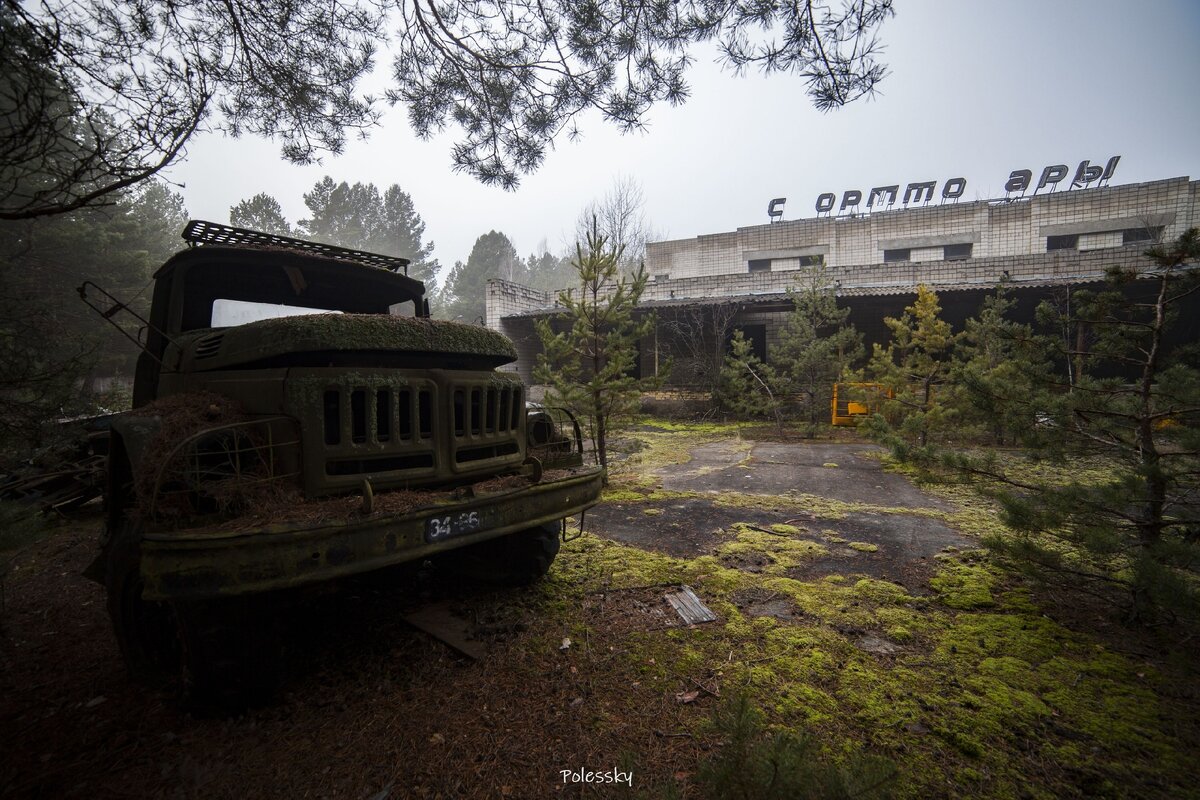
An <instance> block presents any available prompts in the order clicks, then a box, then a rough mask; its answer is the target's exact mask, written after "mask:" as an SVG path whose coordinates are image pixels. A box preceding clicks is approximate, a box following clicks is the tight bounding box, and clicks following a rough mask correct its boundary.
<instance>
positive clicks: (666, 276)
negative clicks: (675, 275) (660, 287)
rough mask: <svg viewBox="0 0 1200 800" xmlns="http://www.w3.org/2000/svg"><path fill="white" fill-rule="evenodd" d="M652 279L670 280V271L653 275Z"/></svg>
mask: <svg viewBox="0 0 1200 800" xmlns="http://www.w3.org/2000/svg"><path fill="white" fill-rule="evenodd" d="M654 280H655V281H669V280H671V273H669V272H664V273H662V274H660V275H655V276H654Z"/></svg>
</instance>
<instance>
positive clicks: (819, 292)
mask: <svg viewBox="0 0 1200 800" xmlns="http://www.w3.org/2000/svg"><path fill="white" fill-rule="evenodd" d="M801 281H802V283H801V286H800V288H799V289H797V290H793V291H790V292H789V295H790V296H791V299H792V304H793V308H792V313H790V314H788V316H787V319H786V320H785V321H784V324H783V328H782V330H781V331H780V337H779V338H780V341H779V346H778V349H777V351H775V352H773V353H772V355H773V356H774V357H775V361H776V363H777V364H778V367H779V371H780V377H781V378H782V384H783V386H784V387H785V388H786V390H787V391H788V392H791V393H796V394H799V395H801V397H802V399H803V403H804V407H805V416H806V417H807V418H808V434H809V436H812V435H815V434H816V431H817V427H818V425H819V424H820V421H821V420H825V421H826V422H828V421H829V409H830V402H831V398H832V393H833V384H834V383H835V382H836V381H838V380H839V379H840V378H841V377H842V373H843V372H844V371H845V370H846V369H847V367H849V366H850V364H852V363H853V362H854V361H856V360H858V358H859V357H860V356H861V355H862V351H863V346H862V335H861V334H859V333H858V331H856V330H855V329H854V326H853V325H852V324H850V322H849V316H850V309H849V308H838V305H837V297H836V296H835V295H834V293H833V285H832V282H831V281H830V280H829V279H828V277H827V276H826V275H825V272H824V270H823V269H821V268H817V269H813V270H810V271H808V272H807V273H805V274H803V275H802V276H801Z"/></svg>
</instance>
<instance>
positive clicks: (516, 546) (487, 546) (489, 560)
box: [449, 522, 559, 586]
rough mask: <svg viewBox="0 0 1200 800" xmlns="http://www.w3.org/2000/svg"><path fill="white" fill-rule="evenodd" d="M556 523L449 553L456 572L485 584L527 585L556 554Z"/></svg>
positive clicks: (545, 569) (545, 570)
mask: <svg viewBox="0 0 1200 800" xmlns="http://www.w3.org/2000/svg"><path fill="white" fill-rule="evenodd" d="M558 531H559V524H558V523H557V522H551V523H548V524H546V525H539V526H538V527H536V528H529V529H527V530H523V531H519V532H517V533H510V534H508V535H507V536H501V537H499V538H496V539H490V540H488V541H486V542H480V543H479V544H476V545H472V546H470V547H465V548H463V549H461V550H456V551H454V552H453V553H450V554H449V562H450V568H451V569H452V570H454V571H455V572H457V573H459V574H461V575H466V576H467V577H469V578H474V579H476V580H479V581H484V582H486V583H495V584H500V585H502V586H526V585H528V584H531V583H533V582H534V581H536V580H538V579H539V578H541V577H542V576H543V575H545V574H546V572H547V571H549V569H550V565H551V564H552V563H554V557H555V556H557V555H558V546H559V542H558Z"/></svg>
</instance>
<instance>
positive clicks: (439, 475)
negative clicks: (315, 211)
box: [80, 221, 602, 703]
mask: <svg viewBox="0 0 1200 800" xmlns="http://www.w3.org/2000/svg"><path fill="white" fill-rule="evenodd" d="M183 237H184V239H185V240H186V241H187V242H188V244H189V247H188V249H186V250H184V251H182V252H180V253H178V254H176V255H175V256H173V257H172V258H171V259H170V260H168V261H167V262H166V264H164V265H163V266H162V267H161V268H160V269H159V270H158V272H157V273H156V274H155V276H154V277H155V282H154V294H153V299H152V303H151V310H150V314H149V319H143V320H142V322H143V323H144V324H143V328H142V335H141V336H140V337H139V344H140V345H141V347H142V354H141V356H140V357H139V360H138V364H137V373H136V377H135V382H134V399H133V410H132V411H131V412H129V413H127V414H125V415H123V416H121V417H120V418H118V419H116V420H115V421H114V422H113V423H112V438H111V442H110V447H109V465H108V470H107V473H108V477H107V480H108V484H107V491H106V494H105V500H106V515H107V525H106V532H105V535H104V537H103V540H102V543H101V544H102V547H101V553H100V555H99V557H98V558H97V559H96V562H95V563H94V564H93V565H92V568H90V569H89V571H88V574H89V575H90V576H91V577H93V578H95V579H97V580H99V581H101V582H102V583H103V584H104V586H105V588H106V591H107V597H108V610H109V613H110V616H111V618H112V623H113V627H114V630H115V632H116V636H117V640H118V642H119V644H120V649H121V653H122V655H123V656H124V659H125V661H126V663H127V665H128V666H129V668H130V671H131V672H132V673H133V674H134V676H135V677H138V678H140V679H144V680H147V681H171V682H173V683H178V684H179V685H181V686H182V687H183V690H184V694H185V697H186V699H188V700H189V701H197V702H200V703H209V702H217V703H226V702H230V703H238V702H241V701H242V699H243V698H245V696H246V694H247V693H254V692H258V691H261V690H262V689H263V688H264V687H265V686H266V684H268V683H269V682H270V680H271V675H270V672H271V671H270V669H269V668H268V669H264V668H263V665H264V663H269V662H270V658H269V657H267V656H269V655H270V654H269V653H266V652H265V649H266V648H265V644H264V642H266V641H268V638H269V637H267V636H266V635H265V634H264V628H265V627H269V624H270V621H271V618H272V616H273V615H272V614H271V612H270V611H269V608H270V607H271V605H272V603H274V602H275V601H276V599H277V598H280V597H290V596H293V595H294V594H296V591H295V590H302V589H303V588H304V587H313V586H319V585H329V584H330V583H331V582H334V581H336V580H337V579H340V578H344V577H346V576H352V575H356V574H360V573H365V572H368V571H373V570H378V569H381V568H384V567H390V566H393V565H398V564H403V563H406V562H419V563H423V562H425V561H426V560H435V561H436V560H437V559H442V560H445V561H450V562H452V565H457V566H458V567H459V568H462V569H465V570H468V571H470V570H473V571H474V572H475V573H476V574H478V573H483V574H484V575H486V576H488V577H491V578H494V579H497V580H500V581H503V582H506V583H512V584H519V583H524V582H529V581H532V580H535V579H537V578H539V577H541V576H542V575H543V574H544V573H545V572H546V570H547V569H548V568H549V566H550V562H551V561H552V560H553V559H554V557H555V555H556V554H557V552H558V548H559V540H560V537H566V536H567V518H569V517H576V518H577V520H578V521H577V523H576V525H573V526H572V531H576V530H581V527H582V514H583V511H584V510H585V509H586V508H588V507H589V506H591V505H592V504H594V503H595V502H596V501H597V498H598V496H599V493H600V489H601V481H602V475H601V472H600V470H599V468H597V467H593V466H585V465H584V464H583V459H582V439H581V437H580V432H579V427H578V425H577V424H576V423H575V421H574V420H573V419H572V418H571V417H570V415H568V414H566V413H565V412H555V411H552V410H549V409H543V408H540V407H537V406H532V405H530V404H528V403H527V398H526V394H525V389H524V387H523V385H522V383H521V381H520V380H519V378H518V377H517V376H516V374H515V373H511V372H502V371H498V370H497V368H498V367H500V366H503V365H504V364H508V363H511V362H513V361H515V360H516V352H515V350H514V348H513V345H512V343H511V342H510V341H509V340H508V339H506V338H505V337H504V336H502V335H500V334H498V333H496V332H494V331H491V330H488V329H486V328H482V327H479V326H473V325H463V324H459V323H454V322H446V321H441V320H434V319H431V318H430V316H429V304H428V301H427V300H426V299H425V296H424V285H423V284H422V283H421V282H420V281H417V280H414V279H412V278H409V277H408V276H407V274H406V272H405V270H406V267H407V263H408V262H407V261H405V260H404V259H399V258H392V257H387V256H381V255H378V254H374V253H366V252H361V251H353V250H346V249H342V248H335V247H331V246H327V245H323V244H319V243H316V242H308V241H303V240H299V239H291V238H287V237H280V236H272V235H268V234H263V233H259V232H256V231H248V230H243V229H239V228H231V227H228V226H224V225H218V224H214V223H209V222H202V221H192V222H190V223H188V225H187V227H186V228H185V230H184V234H183ZM80 293H81V295H83V296H84V297H85V300H93V299H94V298H96V297H107V295H106V294H105V293H104V292H103V291H102V290H100V289H99V287H95V286H94V285H91V284H85V285H84V286H83V287H80ZM91 304H92V305H93V307H97V308H98V310H100V311H101V312H102V313H103V314H104V315H105V316H106V317H108V318H110V319H111V318H112V317H114V316H115V315H116V314H117V313H119V312H125V311H128V308H127V307H126V306H124V305H123V304H120V303H116V302H115V301H114V302H113V304H112V305H111V306H107V307H98V306H97V305H96V304H95V303H94V302H93V303H91ZM179 679H182V680H179Z"/></svg>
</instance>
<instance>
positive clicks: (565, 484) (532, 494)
mask: <svg viewBox="0 0 1200 800" xmlns="http://www.w3.org/2000/svg"><path fill="white" fill-rule="evenodd" d="M602 475H603V473H602V472H601V471H600V469H598V468H595V467H588V468H582V469H580V470H577V473H576V474H575V475H574V476H573V477H568V478H565V479H562V480H558V481H554V482H552V483H540V484H536V485H533V486H530V487H528V488H526V489H522V490H518V491H511V492H505V493H502V494H498V495H486V496H482V497H475V498H473V499H471V500H467V501H454V500H453V499H452V497H451V493H450V492H446V493H445V495H444V496H443V499H442V500H440V501H435V502H431V503H430V504H429V505H426V506H424V507H422V508H419V509H414V510H412V511H409V512H406V513H403V514H389V515H383V516H380V517H377V518H373V519H363V518H353V517H350V518H341V519H335V520H329V521H319V522H300V523H289V524H282V525H272V526H266V527H262V528H254V529H245V528H243V529H238V530H232V531H231V530H222V529H217V528H187V529H182V530H178V531H157V532H147V533H146V534H145V536H144V538H143V540H142V550H141V558H142V561H141V571H142V576H143V577H144V579H145V582H146V588H145V595H144V596H145V598H146V599H147V600H199V599H205V598H215V597H223V596H232V595H239V594H249V593H254V592H265V591H271V590H275V589H286V588H292V587H299V586H305V585H310V584H315V583H321V582H324V581H329V580H334V579H336V578H342V577H346V576H349V575H354V574H358V573H362V572H367V571H370V570H375V569H380V568H383V567H387V566H392V565H395V564H402V563H405V562H409V561H417V560H421V559H425V558H428V557H430V556H432V555H434V554H435V553H439V552H444V551H445V550H446V549H447V548H448V547H466V546H469V545H472V544H477V543H479V542H483V541H487V540H488V539H493V538H496V537H497V536H503V535H504V534H507V533H515V532H517V531H521V530H527V529H529V528H533V527H537V526H539V525H545V524H547V523H551V522H557V521H558V520H561V519H563V518H564V517H568V516H572V515H575V514H579V513H581V512H582V511H583V510H584V509H586V508H588V507H590V506H592V505H594V504H595V503H596V501H597V500H598V499H599V496H600V489H601V485H602ZM449 513H453V514H454V515H462V514H466V515H470V514H471V513H476V514H478V515H479V518H480V519H483V520H488V522H487V524H485V525H481V527H480V528H479V529H478V530H477V531H475V532H472V533H469V534H466V535H460V536H455V537H453V538H451V539H448V540H445V541H432V542H431V541H429V540H428V539H427V523H428V522H429V520H430V518H431V517H435V516H441V515H443V514H449Z"/></svg>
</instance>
